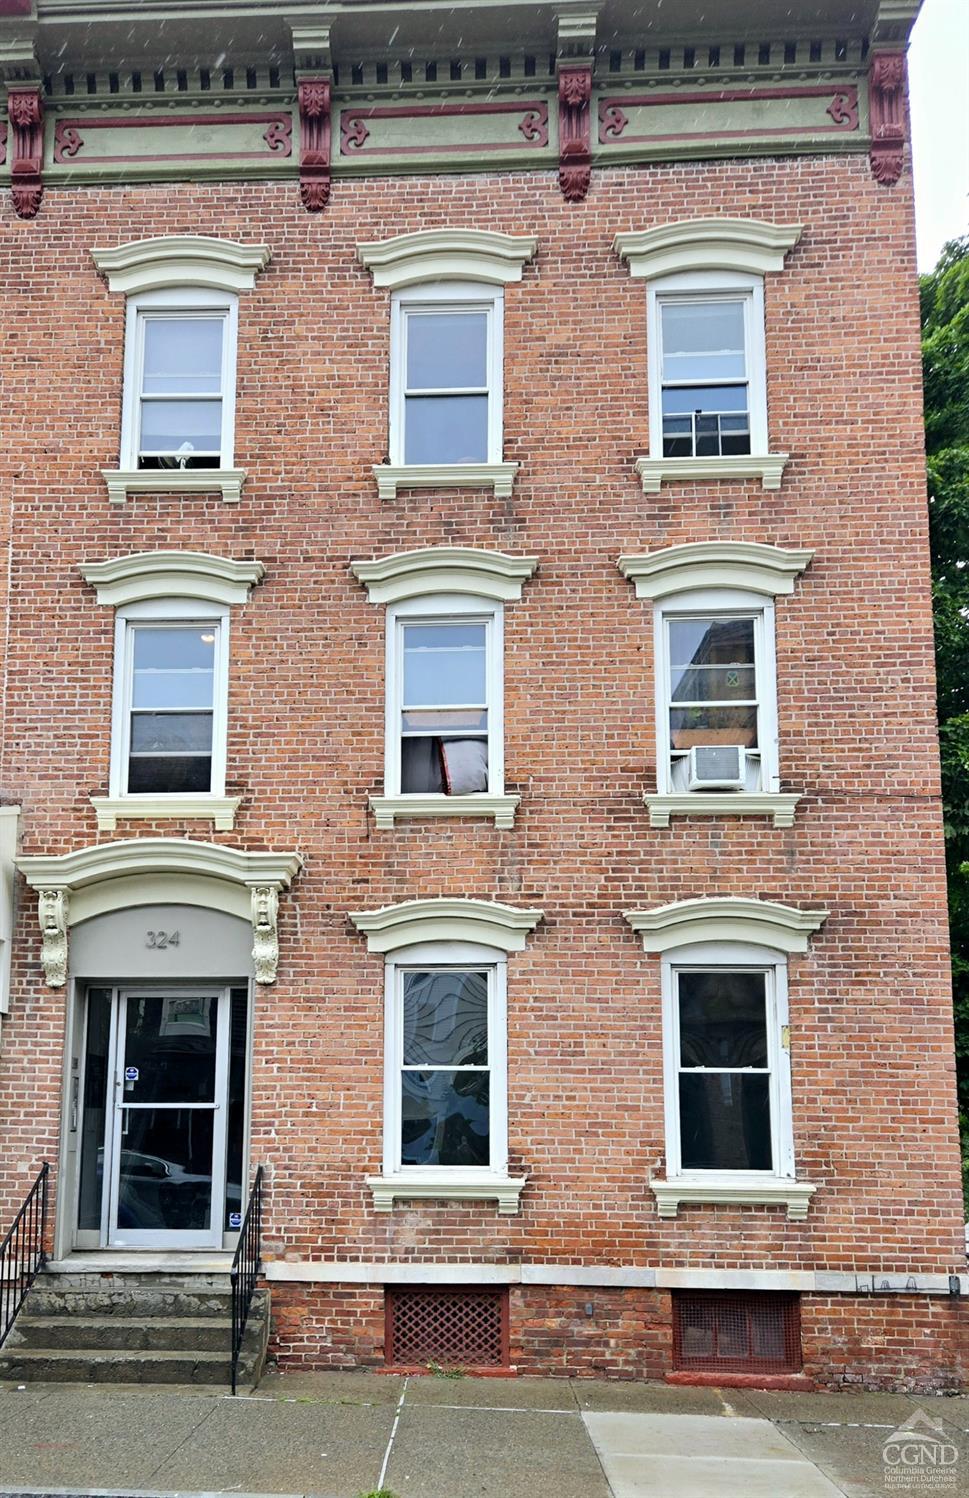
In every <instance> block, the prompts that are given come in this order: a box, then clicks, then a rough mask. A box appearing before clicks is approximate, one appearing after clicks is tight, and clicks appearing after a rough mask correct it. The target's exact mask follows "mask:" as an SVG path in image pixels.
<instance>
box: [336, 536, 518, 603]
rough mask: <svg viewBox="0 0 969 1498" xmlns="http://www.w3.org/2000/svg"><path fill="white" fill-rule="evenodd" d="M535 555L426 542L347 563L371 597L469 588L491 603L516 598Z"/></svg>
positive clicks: (380, 599) (392, 598) (391, 599)
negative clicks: (425, 545) (412, 548)
mask: <svg viewBox="0 0 969 1498" xmlns="http://www.w3.org/2000/svg"><path fill="white" fill-rule="evenodd" d="M537 566H538V558H537V557H511V556H507V555H506V554H505V553H504V552H500V551H483V550H479V549H476V548H474V547H470V546H431V547H426V548H423V549H421V550H417V551H399V552H396V553H395V554H394V555H393V556H388V557H375V558H374V559H373V560H372V561H359V562H351V563H350V571H351V572H352V573H353V575H354V577H355V578H357V579H358V580H359V581H360V582H361V583H363V585H364V587H365V588H366V590H367V595H368V597H369V599H370V602H371V603H375V604H379V603H401V602H403V601H404V600H405V599H408V598H419V597H424V596H426V595H427V594H430V593H468V594H472V595H474V596H475V597H478V598H489V599H492V600H493V601H495V602H496V603H501V602H511V601H512V600H515V599H519V598H521V592H522V584H523V583H524V582H525V581H526V580H527V579H528V578H530V577H531V576H532V574H533V573H534V571H535V569H536V567H537Z"/></svg>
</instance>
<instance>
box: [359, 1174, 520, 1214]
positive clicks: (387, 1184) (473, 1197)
mask: <svg viewBox="0 0 969 1498" xmlns="http://www.w3.org/2000/svg"><path fill="white" fill-rule="evenodd" d="M527 1179H528V1177H527V1176H500V1175H487V1174H482V1175H477V1174H475V1173H474V1172H470V1171H462V1170H457V1169H452V1170H441V1171H439V1172H435V1173H434V1174H433V1175H432V1174H427V1175H421V1176H416V1175H415V1176H368V1177H367V1185H368V1186H369V1188H370V1190H371V1191H372V1192H373V1204H374V1210H375V1211H377V1212H392V1211H393V1209H394V1202H395V1201H421V1200H424V1199H428V1200H430V1199H433V1200H437V1201H461V1202H485V1201H497V1203H498V1211H499V1213H501V1214H502V1215H503V1216H506V1217H508V1216H512V1215H513V1214H514V1213H516V1212H517V1211H518V1198H519V1197H520V1196H521V1193H522V1190H523V1188H524V1185H525V1182H526V1180H527Z"/></svg>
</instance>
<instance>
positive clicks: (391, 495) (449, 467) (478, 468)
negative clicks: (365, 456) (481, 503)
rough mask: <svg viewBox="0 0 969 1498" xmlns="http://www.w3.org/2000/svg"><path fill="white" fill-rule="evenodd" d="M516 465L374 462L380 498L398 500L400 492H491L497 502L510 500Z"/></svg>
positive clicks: (374, 472)
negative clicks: (436, 490)
mask: <svg viewBox="0 0 969 1498" xmlns="http://www.w3.org/2000/svg"><path fill="white" fill-rule="evenodd" d="M518 468H519V464H517V463H426V464H424V465H423V466H421V465H417V464H410V465H409V466H408V465H404V464H396V465H395V464H392V463H375V464H374V465H373V475H374V478H375V479H376V480H377V494H378V497H379V498H380V499H396V498H397V491H398V490H399V489H491V490H493V492H494V496H495V498H496V499H510V498H511V491H512V485H513V483H514V480H515V474H516V473H517V472H518Z"/></svg>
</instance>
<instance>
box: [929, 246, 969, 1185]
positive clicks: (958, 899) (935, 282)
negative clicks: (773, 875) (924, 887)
mask: <svg viewBox="0 0 969 1498" xmlns="http://www.w3.org/2000/svg"><path fill="white" fill-rule="evenodd" d="M919 289H920V297H921V306H922V367H923V375H924V379H925V445H926V452H927V455H928V469H929V526H930V534H931V544H932V592H933V605H934V611H935V654H936V668H937V671H938V682H939V686H938V705H939V739H940V743H941V748H942V797H943V802H944V806H945V839H946V866H947V869H948V876H949V923H950V927H951V931H952V981H953V988H954V994H955V1019H956V1062H957V1067H958V1075H959V1119H960V1125H961V1129H962V1171H963V1182H964V1186H965V1193H966V1206H967V1210H969V867H967V866H969V235H967V236H966V237H965V238H964V239H956V240H953V241H952V242H951V243H950V244H947V245H946V247H945V249H944V250H943V251H942V255H941V257H940V259H939V263H938V265H937V266H936V268H935V270H934V271H932V273H931V275H927V276H923V277H922V278H921V282H920V288H919Z"/></svg>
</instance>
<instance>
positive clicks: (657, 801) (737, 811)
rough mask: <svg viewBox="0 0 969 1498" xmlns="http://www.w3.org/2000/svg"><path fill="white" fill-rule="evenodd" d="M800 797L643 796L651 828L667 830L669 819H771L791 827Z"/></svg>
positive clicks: (689, 793) (743, 793)
mask: <svg viewBox="0 0 969 1498" xmlns="http://www.w3.org/2000/svg"><path fill="white" fill-rule="evenodd" d="M800 799H801V797H800V795H794V794H791V795H788V794H786V793H782V792H780V791H722V792H715V791H683V792H681V793H679V794H676V795H674V794H670V795H666V794H663V795H655V796H654V795H651V794H650V793H649V792H648V791H647V793H646V794H645V795H644V796H643V803H644V805H645V806H646V807H647V808H648V810H649V825H650V827H668V826H669V825H670V818H671V817H770V818H771V821H772V822H773V824H774V826H775V827H793V826H794V809H795V807H796V806H797V803H798V802H799V801H800Z"/></svg>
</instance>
